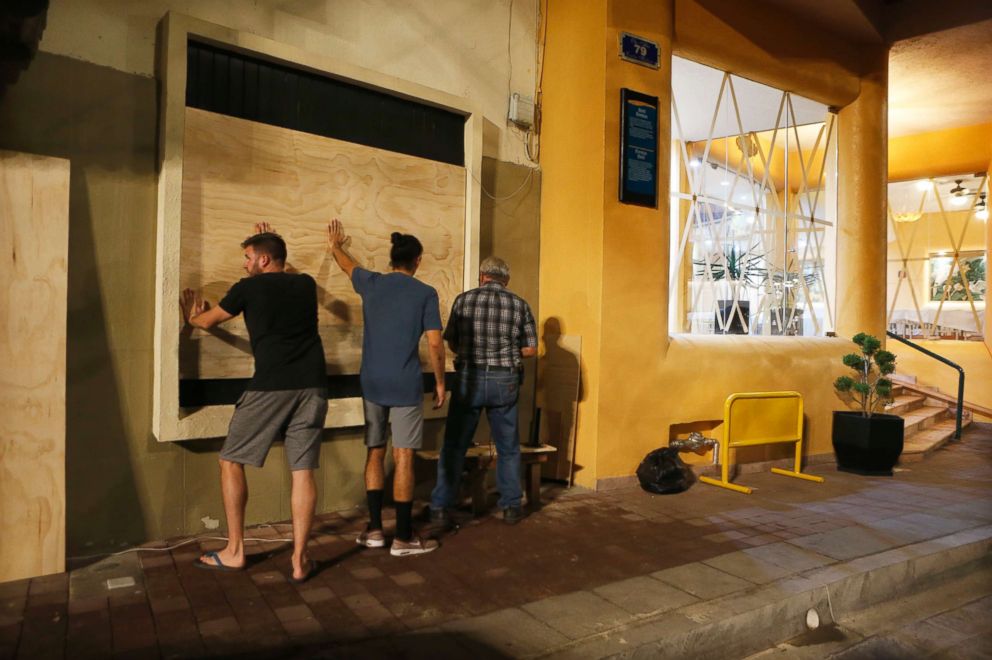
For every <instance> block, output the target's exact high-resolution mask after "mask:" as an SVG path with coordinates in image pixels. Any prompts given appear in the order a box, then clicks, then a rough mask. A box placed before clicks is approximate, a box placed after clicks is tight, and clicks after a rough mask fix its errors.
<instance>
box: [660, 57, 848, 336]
mask: <svg viewBox="0 0 992 660" xmlns="http://www.w3.org/2000/svg"><path fill="white" fill-rule="evenodd" d="M672 137H673V141H672V154H671V159H672V181H671V191H672V193H671V195H672V204H671V210H672V222H671V226H672V236H671V240H672V264H673V271H672V273H671V275H672V277H671V282H672V292H671V293H672V295H671V301H672V303H671V304H672V306H673V309H672V310H671V311H672V313H671V314H670V315H669V318H671V319H672V326H673V327H671V328H670V330H671V331H672V332H683V333H692V334H749V335H792V336H798V335H822V334H824V333H826V332H827V331H829V330H832V329H833V322H834V321H833V319H834V313H833V311H834V300H833V290H834V285H833V282H834V267H833V264H834V260H833V255H834V251H835V250H834V245H835V239H834V227H835V224H836V223H835V220H836V149H835V146H834V145H835V144H836V117H835V115H833V114H831V113H829V112H828V110H827V107H826V106H824V105H822V104H820V103H816V102H814V101H811V100H809V99H806V98H802V97H799V96H796V95H794V94H790V93H789V92H784V91H781V90H777V89H774V88H772V87H768V86H766V85H761V84H758V83H755V82H753V81H750V80H746V79H744V78H740V77H738V76H734V75H731V74H729V73H726V72H723V71H718V70H716V69H713V68H710V67H707V66H703V65H701V64H697V63H695V62H691V61H689V60H685V59H682V58H677V57H676V58H673V63H672Z"/></svg>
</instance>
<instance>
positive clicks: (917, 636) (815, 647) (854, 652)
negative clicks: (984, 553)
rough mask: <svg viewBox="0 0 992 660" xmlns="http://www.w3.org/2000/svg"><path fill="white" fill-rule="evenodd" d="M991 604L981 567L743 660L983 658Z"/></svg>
mask: <svg viewBox="0 0 992 660" xmlns="http://www.w3.org/2000/svg"><path fill="white" fill-rule="evenodd" d="M990 604H992V567H989V566H983V567H980V568H978V569H977V570H973V571H967V572H964V573H963V574H961V575H958V576H956V577H953V576H948V577H947V579H946V580H942V581H941V582H940V583H939V584H936V585H934V586H932V587H929V588H925V589H922V590H920V591H918V592H917V593H914V594H912V595H909V596H905V597H903V598H897V599H894V600H892V601H889V602H887V603H882V604H881V605H877V606H875V607H869V608H867V609H864V610H861V611H859V612H856V613H854V614H851V615H848V616H844V617H841V618H840V620H839V621H838V622H837V623H836V624H833V625H826V626H820V627H818V628H815V629H813V630H810V631H808V632H806V633H804V634H802V635H800V636H799V637H796V638H793V639H790V640H789V641H788V642H785V643H782V644H779V645H778V646H776V647H775V648H772V649H768V650H767V651H763V652H761V653H758V654H756V655H752V656H749V657H748V659H747V660H770V659H771V658H789V660H820V658H845V659H846V658H883V657H884V658H896V657H906V658H910V657H918V658H924V657H927V658H929V657H934V656H937V657H952V658H957V657H961V658H970V657H976V658H980V657H988V650H989V648H990V647H989V645H988V641H987V639H988V635H987V633H986V632H985V630H986V628H987V624H986V623H985V622H984V620H985V618H986V617H987V615H988V610H989V605H990Z"/></svg>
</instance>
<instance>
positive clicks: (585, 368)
mask: <svg viewBox="0 0 992 660" xmlns="http://www.w3.org/2000/svg"><path fill="white" fill-rule="evenodd" d="M547 12H548V13H547V20H548V25H549V27H550V29H549V30H548V34H547V46H546V48H547V50H546V55H545V60H544V86H543V99H544V100H543V108H542V110H543V114H544V120H543V128H542V134H541V164H542V168H543V181H542V183H543V190H542V195H541V274H540V278H541V290H540V296H541V299H542V300H547V301H548V303H547V304H542V306H541V311H540V316H541V319H540V324H541V327H542V332H543V329H545V328H548V327H549V321H551V323H550V325H551V326H553V325H554V323H555V322H557V323H558V324H559V325H560V330H561V333H562V334H572V335H581V337H582V372H583V379H582V401H581V403H580V405H579V414H578V420H579V425H578V430H577V434H578V437H577V445H576V459H575V462H576V465H577V466H579V468H578V472H577V474H576V481H577V483H579V484H582V485H593V484H594V483H595V479H596V431H597V427H598V413H599V405H598V403H599V391H600V383H599V377H598V376H599V373H600V356H599V350H600V327H601V314H602V308H601V303H602V261H603V194H604V191H603V177H604V174H603V167H604V162H603V142H604V133H603V126H604V124H605V112H606V108H605V98H604V94H603V89H604V87H605V84H606V59H605V57H604V56H603V40H604V39H605V38H606V32H605V24H606V1H605V0H582V1H577V2H561V1H556V0H552V1H551V2H549V3H548V9H547ZM618 103H619V101H618Z"/></svg>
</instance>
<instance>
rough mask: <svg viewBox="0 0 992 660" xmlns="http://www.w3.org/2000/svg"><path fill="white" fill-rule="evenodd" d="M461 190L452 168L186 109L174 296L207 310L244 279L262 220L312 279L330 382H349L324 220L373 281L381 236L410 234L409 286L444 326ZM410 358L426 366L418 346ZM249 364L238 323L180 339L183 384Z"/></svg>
mask: <svg viewBox="0 0 992 660" xmlns="http://www.w3.org/2000/svg"><path fill="white" fill-rule="evenodd" d="M465 183H466V182H465V169H464V168H462V167H458V166H454V165H449V164H445V163H438V162H435V161H431V160H427V159H423V158H417V157H414V156H407V155H405V154H398V153H394V152H390V151H385V150H382V149H373V148H371V147H366V146H362V145H357V144H353V143H349V142H343V141H340V140H334V139H331V138H326V137H321V136H316V135H310V134H308V133H301V132H299V131H292V130H289V129H285V128H280V127H276V126H269V125H266V124H260V123H257V122H252V121H247V120H244V119H237V118H234V117H227V116H224V115H219V114H215V113H211V112H206V111H203V110H197V109H193V108H187V109H186V123H185V137H184V159H183V186H182V226H181V246H180V255H181V262H180V286H181V288H187V287H189V288H192V289H195V290H198V291H200V292H202V294H203V295H204V297H205V298H207V299H208V300H210V301H211V302H213V303H216V302H217V301H218V300H219V299H220V298H221V297H223V295H224V293H225V292H226V291H227V289H228V288H229V287H230V286H231V284H233V283H234V282H236V281H238V280H239V279H240V278H242V277H244V276H245V273H244V271H243V269H242V256H241V255H242V250H241V248H240V243H241V241H243V240H244V239H245V238H246V237H247V236H248V235H249V234H250V233H251V232H252V227H253V226H254V224H255V223H257V222H268V223H270V224H271V225H272V226H273V228H274V229H275V230H276V231H277V232H278V233H279V234H281V235H282V236H283V238H284V239H285V240H286V243H287V248H288V253H289V259H288V266H289V268H291V269H294V270H298V271H301V272H305V273H308V274H310V275H312V276H313V277H314V278H315V279H316V280H317V284H318V297H319V327H320V334H321V338H322V340H323V343H324V351H325V353H326V356H327V363H328V371H329V373H337V374H354V373H357V372H358V368H359V364H360V360H361V344H362V327H361V326H362V310H361V300H360V298H359V297H358V295H357V294H356V293H355V292H354V291H353V290H352V287H351V283H350V282H349V281H348V279H347V278H346V277H345V276H344V274H343V273H342V272H341V271H340V270H339V269H338V267H337V266H336V265H335V264H334V262H333V260H332V258H331V256H330V254H329V253H328V252H327V248H326V229H325V228H326V225H327V222H328V221H329V220H330V219H331V218H333V217H338V218H340V219H341V220H342V221H343V222H344V223H345V227H346V229H347V231H348V233H349V235H351V236H352V242H351V245H350V246H349V252H351V254H352V255H353V256H354V257H355V258H356V259H357V260H358V261H359V262H360V263H361V264H363V265H364V266H365V267H367V268H370V269H371V270H376V271H380V272H388V270H389V248H390V242H389V237H390V234H391V233H392V232H394V231H399V232H403V233H409V234H413V235H415V236H417V237H418V238H419V239H420V241H421V243H423V245H424V258H423V262H422V264H421V267H420V270H419V271H418V272H417V277H418V279H421V280H422V281H424V282H426V283H427V284H430V285H431V286H433V287H434V288H436V289H437V291H438V295H439V297H440V301H441V311H442V317H444V318H446V316H447V313H448V310H449V309H450V307H451V303H452V302H453V300H454V297H455V296H456V295H457V294H458V293H459V292H461V290H462V281H463V272H464V258H465V203H466V202H465V195H466V193H465V191H466V185H465ZM421 353H422V358H423V360H424V364H425V365H426V364H427V352H426V344H424V345H422V351H421ZM252 365H253V361H252V358H251V353H250V350H249V347H248V343H247V331H246V329H245V326H244V319H243V318H242V317H239V318H237V319H233V320H232V321H229V322H227V323H225V324H224V326H223V327H222V329H221V331H220V332H219V333H218V332H203V331H199V330H197V331H194V332H193V333H192V334H184V335H182V336H181V338H180V374H181V376H182V377H184V378H247V377H250V376H251V374H252V370H253V366H252ZM425 370H426V371H429V369H427V368H425Z"/></svg>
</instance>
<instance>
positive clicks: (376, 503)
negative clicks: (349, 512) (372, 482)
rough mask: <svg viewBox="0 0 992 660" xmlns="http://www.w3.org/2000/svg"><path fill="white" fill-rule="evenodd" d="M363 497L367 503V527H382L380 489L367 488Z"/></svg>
mask: <svg viewBox="0 0 992 660" xmlns="http://www.w3.org/2000/svg"><path fill="white" fill-rule="evenodd" d="M365 497H366V498H367V500H368V503H369V529H382V489H381V488H380V489H379V490H367V491H365Z"/></svg>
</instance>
